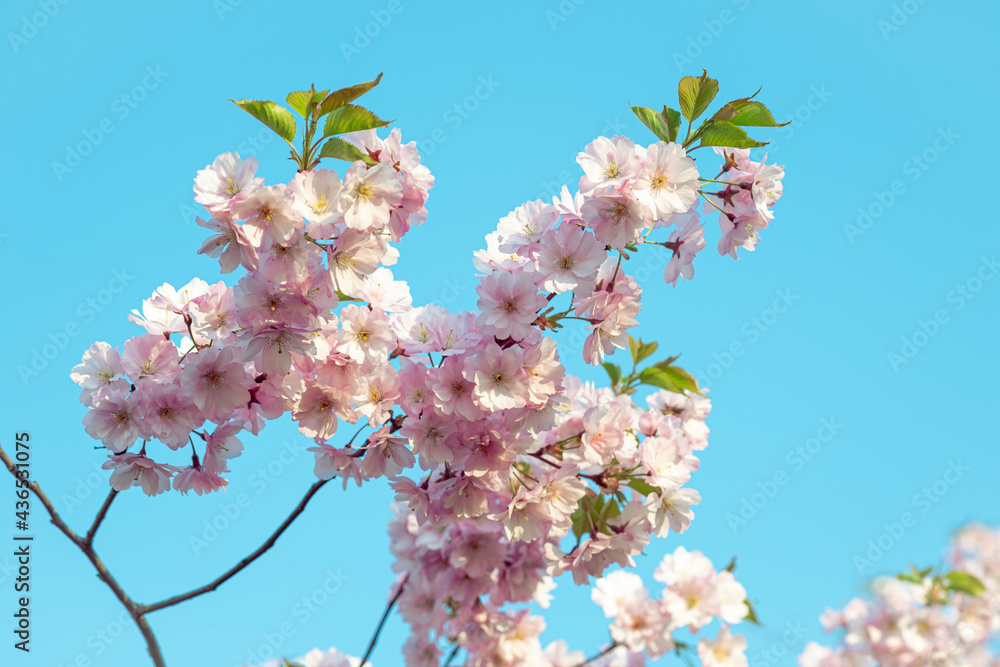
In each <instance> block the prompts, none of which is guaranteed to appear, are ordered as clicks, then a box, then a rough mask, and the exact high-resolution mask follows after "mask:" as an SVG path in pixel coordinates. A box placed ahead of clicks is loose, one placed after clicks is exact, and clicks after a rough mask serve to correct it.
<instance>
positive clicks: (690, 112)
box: [677, 70, 719, 121]
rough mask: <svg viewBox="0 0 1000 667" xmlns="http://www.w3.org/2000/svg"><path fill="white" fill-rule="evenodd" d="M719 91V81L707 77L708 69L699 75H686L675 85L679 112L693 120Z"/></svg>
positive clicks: (706, 107) (703, 111)
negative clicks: (679, 105) (679, 102)
mask: <svg viewBox="0 0 1000 667" xmlns="http://www.w3.org/2000/svg"><path fill="white" fill-rule="evenodd" d="M718 92H719V82H718V81H716V80H715V79H712V78H709V76H708V71H707V70H702V75H701V76H686V77H684V78H683V79H681V81H680V83H679V84H678V85H677V95H678V96H679V97H680V101H681V113H683V114H684V117H685V118H687V119H688V120H692V121H693V120H694V119H695V118H697V117H698V116H700V115H702V114H703V113H705V110H706V109H708V105H709V104H711V103H712V100H714V99H715V96H716V95H717V94H718Z"/></svg>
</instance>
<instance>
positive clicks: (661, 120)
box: [632, 107, 677, 143]
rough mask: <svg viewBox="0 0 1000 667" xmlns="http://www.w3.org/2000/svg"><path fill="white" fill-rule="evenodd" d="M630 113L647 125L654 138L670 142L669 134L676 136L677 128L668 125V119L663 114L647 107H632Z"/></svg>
mask: <svg viewBox="0 0 1000 667" xmlns="http://www.w3.org/2000/svg"><path fill="white" fill-rule="evenodd" d="M632 113H634V114H635V115H636V117H637V118H638V119H639V120H641V121H642V124H643V125H645V126H646V127H648V128H649V129H650V130H651V131H652V132H653V134H655V135H656V138H657V139H659V140H660V141H666V142H668V143H669V142H671V141H673V139H671V138H670V137H671V135H673V137H674V138H677V129H676V128H673V130H671V127H670V119H669V118H668V117H667V116H664V115H663V114H659V113H656V112H655V111H653V110H652V109H650V108H649V107H632Z"/></svg>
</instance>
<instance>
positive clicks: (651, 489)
mask: <svg viewBox="0 0 1000 667" xmlns="http://www.w3.org/2000/svg"><path fill="white" fill-rule="evenodd" d="M628 485H629V487H631V488H633V489H635V490H636V491H638V492H639V493H641V494H642V495H644V496H648V495H649V494H651V493H663V489H661V488H660V487H658V486H653V485H652V484H650V483H648V482H646V481H644V480H641V479H630V480H629V481H628Z"/></svg>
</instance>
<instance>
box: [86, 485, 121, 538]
mask: <svg viewBox="0 0 1000 667" xmlns="http://www.w3.org/2000/svg"><path fill="white" fill-rule="evenodd" d="M117 496H118V491H117V490H115V489H111V493H109V494H108V497H107V498H105V500H104V504H103V505H101V509H100V510H98V512H97V516H96V517H94V523H93V525H91V526H90V530H88V531H87V535H86V536H85V537H84V538H83V543H84V544H86V545H87V546H88V547H89V546H90V545H92V544H93V543H94V536H95V535H97V529H98V528H100V526H101V522H102V521H104V517H105V516H107V514H108V508H109V507H111V503H112V502H113V501H114V499H115V498H116V497H117Z"/></svg>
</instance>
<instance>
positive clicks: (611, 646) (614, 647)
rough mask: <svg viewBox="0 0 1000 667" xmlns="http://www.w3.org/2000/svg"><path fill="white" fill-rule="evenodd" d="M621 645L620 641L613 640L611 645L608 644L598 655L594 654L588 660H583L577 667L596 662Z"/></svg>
mask: <svg viewBox="0 0 1000 667" xmlns="http://www.w3.org/2000/svg"><path fill="white" fill-rule="evenodd" d="M619 646H621V644H619V643H618V642H611V645H610V646H608V647H607V648H605V649H604V650H603V651H601V652H600V653H598V654H597V655H595V656H592V657H590V658H587V659H586V660H584V661H583V662H581V663H580V664H579V665H577V667H583V666H584V665H589V664H590V663H592V662H594V661H595V660H598V659H600V658H603V657H604V656H606V655H607V654H608V653H611V652H612V651H614V650H615V649H616V648H618V647H619Z"/></svg>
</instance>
